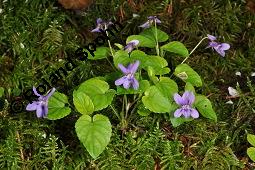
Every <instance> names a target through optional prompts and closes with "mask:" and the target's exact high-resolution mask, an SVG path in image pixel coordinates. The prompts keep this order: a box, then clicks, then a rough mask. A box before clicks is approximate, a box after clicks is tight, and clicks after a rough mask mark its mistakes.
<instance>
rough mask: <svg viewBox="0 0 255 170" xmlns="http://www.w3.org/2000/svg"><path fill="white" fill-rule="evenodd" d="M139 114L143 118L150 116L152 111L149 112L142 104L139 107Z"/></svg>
mask: <svg viewBox="0 0 255 170" xmlns="http://www.w3.org/2000/svg"><path fill="white" fill-rule="evenodd" d="M137 113H138V114H139V115H141V116H148V115H149V114H150V113H151V111H149V110H148V109H146V108H145V106H144V105H143V104H142V103H141V104H140V105H139V106H138V110H137Z"/></svg>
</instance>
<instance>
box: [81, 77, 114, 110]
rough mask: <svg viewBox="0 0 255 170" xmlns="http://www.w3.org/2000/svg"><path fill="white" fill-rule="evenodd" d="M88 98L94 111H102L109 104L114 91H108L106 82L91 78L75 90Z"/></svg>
mask: <svg viewBox="0 0 255 170" xmlns="http://www.w3.org/2000/svg"><path fill="white" fill-rule="evenodd" d="M77 91H79V92H83V93H85V94H86V95H88V96H89V98H90V99H91V100H92V103H93V105H94V111H98V110H102V109H104V108H106V107H107V106H108V105H109V104H111V102H112V100H113V97H114V95H115V90H113V89H109V85H108V83H107V82H105V81H103V80H100V79H99V78H91V79H89V80H87V81H85V82H84V83H82V84H81V85H80V87H79V89H78V90H77Z"/></svg>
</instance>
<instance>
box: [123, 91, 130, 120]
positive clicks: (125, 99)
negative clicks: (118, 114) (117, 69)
mask: <svg viewBox="0 0 255 170" xmlns="http://www.w3.org/2000/svg"><path fill="white" fill-rule="evenodd" d="M124 101H125V119H126V118H127V115H128V110H129V106H128V100H127V95H124Z"/></svg>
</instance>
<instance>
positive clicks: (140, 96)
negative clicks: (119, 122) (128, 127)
mask: <svg viewBox="0 0 255 170" xmlns="http://www.w3.org/2000/svg"><path fill="white" fill-rule="evenodd" d="M141 98H142V95H139V97H138V98H137V99H135V101H134V102H133V103H132V105H133V104H134V103H136V104H135V105H134V106H133V109H132V110H131V112H130V115H129V117H128V119H127V123H128V122H129V120H130V119H131V117H132V115H133V113H134V112H135V110H136V108H137V106H138V103H139V100H140V99H141Z"/></svg>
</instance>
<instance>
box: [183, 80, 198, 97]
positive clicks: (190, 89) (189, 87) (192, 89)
mask: <svg viewBox="0 0 255 170" xmlns="http://www.w3.org/2000/svg"><path fill="white" fill-rule="evenodd" d="M185 91H192V92H193V94H196V91H195V88H194V86H193V85H192V84H191V83H190V82H187V83H186V85H185Z"/></svg>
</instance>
